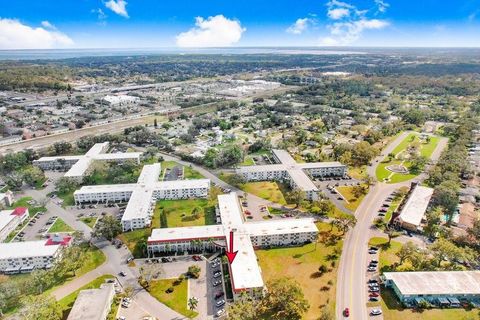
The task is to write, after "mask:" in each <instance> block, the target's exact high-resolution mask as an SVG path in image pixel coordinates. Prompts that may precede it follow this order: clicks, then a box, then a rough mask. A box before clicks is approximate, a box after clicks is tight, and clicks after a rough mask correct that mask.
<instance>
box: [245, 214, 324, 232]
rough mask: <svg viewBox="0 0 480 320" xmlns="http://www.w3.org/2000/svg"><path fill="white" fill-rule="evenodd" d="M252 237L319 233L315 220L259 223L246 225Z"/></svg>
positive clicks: (283, 220)
mask: <svg viewBox="0 0 480 320" xmlns="http://www.w3.org/2000/svg"><path fill="white" fill-rule="evenodd" d="M245 226H246V228H248V232H249V234H250V235H252V236H262V235H275V234H291V233H301V232H302V233H303V232H318V228H317V226H316V225H315V220H314V219H313V218H303V219H282V220H274V221H257V222H249V223H247V224H245Z"/></svg>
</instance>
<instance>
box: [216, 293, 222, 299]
mask: <svg viewBox="0 0 480 320" xmlns="http://www.w3.org/2000/svg"><path fill="white" fill-rule="evenodd" d="M223 295H224V292H223V291H219V292H217V293H215V299H219V298H221V297H223Z"/></svg>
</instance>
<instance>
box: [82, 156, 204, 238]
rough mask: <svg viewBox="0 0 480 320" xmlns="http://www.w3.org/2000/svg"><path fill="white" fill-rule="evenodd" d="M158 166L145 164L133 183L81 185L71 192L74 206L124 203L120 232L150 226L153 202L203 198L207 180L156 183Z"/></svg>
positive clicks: (158, 174) (158, 172)
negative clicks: (125, 203)
mask: <svg viewBox="0 0 480 320" xmlns="http://www.w3.org/2000/svg"><path fill="white" fill-rule="evenodd" d="M161 171H162V170H161V166H160V164H159V163H156V164H150V165H145V166H144V167H143V169H142V172H141V173H140V176H139V178H138V181H137V183H130V184H114V185H99V186H83V187H82V188H80V190H77V191H75V192H74V194H73V196H74V199H75V203H77V204H81V203H111V202H125V201H128V204H127V207H126V208H125V213H124V214H123V217H122V226H123V230H124V231H128V230H133V229H142V228H145V227H148V226H150V223H151V218H152V215H153V208H154V207H155V202H156V201H157V200H160V199H172V200H174V199H190V198H205V197H207V196H208V191H209V190H210V180H208V179H197V180H174V181H158V180H159V176H160V173H161Z"/></svg>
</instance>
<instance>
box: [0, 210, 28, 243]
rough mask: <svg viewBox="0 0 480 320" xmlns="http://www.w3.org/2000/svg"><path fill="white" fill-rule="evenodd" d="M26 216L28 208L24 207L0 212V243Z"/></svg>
mask: <svg viewBox="0 0 480 320" xmlns="http://www.w3.org/2000/svg"><path fill="white" fill-rule="evenodd" d="M28 216H29V213H28V208H24V207H18V208H15V209H13V210H2V211H0V242H3V241H4V240H5V239H6V238H7V237H8V235H9V234H10V233H12V232H13V231H14V230H15V229H16V228H17V227H18V226H19V225H21V224H22V223H23V222H24V221H25V220H26V219H27V218H28Z"/></svg>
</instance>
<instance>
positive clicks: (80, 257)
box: [62, 246, 86, 276]
mask: <svg viewBox="0 0 480 320" xmlns="http://www.w3.org/2000/svg"><path fill="white" fill-rule="evenodd" d="M85 259H86V254H85V251H84V250H83V249H82V247H80V246H70V247H68V248H66V249H65V251H64V253H63V257H62V260H64V261H65V264H64V266H62V267H63V268H64V270H65V272H73V275H74V276H75V275H76V273H77V270H78V269H79V268H80V267H81V266H83V264H84V263H85Z"/></svg>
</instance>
